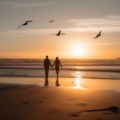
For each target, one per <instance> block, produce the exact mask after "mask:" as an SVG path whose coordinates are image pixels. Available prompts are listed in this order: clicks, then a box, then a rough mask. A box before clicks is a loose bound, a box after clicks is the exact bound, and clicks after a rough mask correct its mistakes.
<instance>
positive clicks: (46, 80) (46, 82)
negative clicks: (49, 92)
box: [45, 77, 49, 86]
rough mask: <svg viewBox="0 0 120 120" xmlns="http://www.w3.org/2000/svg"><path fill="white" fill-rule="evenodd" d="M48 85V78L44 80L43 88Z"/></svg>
mask: <svg viewBox="0 0 120 120" xmlns="http://www.w3.org/2000/svg"><path fill="white" fill-rule="evenodd" d="M48 85H49V81H48V77H46V78H45V86H48Z"/></svg>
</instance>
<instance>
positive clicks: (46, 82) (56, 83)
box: [44, 77, 60, 87]
mask: <svg viewBox="0 0 120 120" xmlns="http://www.w3.org/2000/svg"><path fill="white" fill-rule="evenodd" d="M44 86H49V80H48V78H45V83H44ZM55 86H56V87H58V86H60V84H59V79H58V77H57V79H56V82H55Z"/></svg>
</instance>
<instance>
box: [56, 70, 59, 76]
mask: <svg viewBox="0 0 120 120" xmlns="http://www.w3.org/2000/svg"><path fill="white" fill-rule="evenodd" d="M56 74H57V77H58V74H59V69H56Z"/></svg>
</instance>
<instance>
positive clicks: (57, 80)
mask: <svg viewBox="0 0 120 120" xmlns="http://www.w3.org/2000/svg"><path fill="white" fill-rule="evenodd" d="M55 84H56V87H58V86H60V84H59V79H58V77H57V79H56V83H55Z"/></svg>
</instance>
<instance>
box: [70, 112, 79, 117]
mask: <svg viewBox="0 0 120 120" xmlns="http://www.w3.org/2000/svg"><path fill="white" fill-rule="evenodd" d="M70 117H79V115H78V114H77V113H74V114H70Z"/></svg>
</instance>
